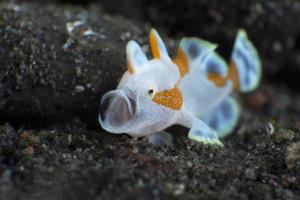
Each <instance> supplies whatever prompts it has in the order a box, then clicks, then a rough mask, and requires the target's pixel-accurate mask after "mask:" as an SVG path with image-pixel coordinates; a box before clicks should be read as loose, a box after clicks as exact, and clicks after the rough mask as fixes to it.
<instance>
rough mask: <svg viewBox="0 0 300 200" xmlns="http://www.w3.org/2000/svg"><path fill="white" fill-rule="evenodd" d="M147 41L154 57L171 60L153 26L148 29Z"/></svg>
mask: <svg viewBox="0 0 300 200" xmlns="http://www.w3.org/2000/svg"><path fill="white" fill-rule="evenodd" d="M149 42H150V47H151V51H152V55H153V57H154V58H156V59H164V60H167V61H170V60H171V59H170V56H169V54H168V51H167V48H166V46H165V44H164V42H163V41H162V39H161V37H160V36H159V34H158V33H157V31H156V30H155V29H153V28H152V29H151V31H150V35H149Z"/></svg>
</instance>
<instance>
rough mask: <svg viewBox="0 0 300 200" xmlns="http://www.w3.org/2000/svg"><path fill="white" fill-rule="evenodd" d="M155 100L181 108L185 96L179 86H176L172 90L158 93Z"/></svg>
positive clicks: (174, 108) (175, 108) (167, 105)
mask: <svg viewBox="0 0 300 200" xmlns="http://www.w3.org/2000/svg"><path fill="white" fill-rule="evenodd" d="M153 101H154V102H155V103H157V104H160V105H163V106H166V107H168V108H171V109H173V110H180V108H181V107H182V103H183V98H182V94H181V92H180V90H179V89H178V88H177V87H174V88H173V89H171V90H165V91H162V92H158V93H156V94H155V96H154V97H153Z"/></svg>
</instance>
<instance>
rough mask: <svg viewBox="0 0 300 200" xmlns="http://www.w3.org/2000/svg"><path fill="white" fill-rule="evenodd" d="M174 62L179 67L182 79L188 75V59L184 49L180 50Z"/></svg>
mask: <svg viewBox="0 0 300 200" xmlns="http://www.w3.org/2000/svg"><path fill="white" fill-rule="evenodd" d="M173 62H174V63H175V64H176V65H177V67H178V69H179V72H180V76H181V77H183V76H184V75H185V74H186V73H188V71H189V68H188V58H187V56H186V54H185V52H184V51H183V50H182V48H180V47H179V48H178V50H177V55H176V58H175V59H174V60H173Z"/></svg>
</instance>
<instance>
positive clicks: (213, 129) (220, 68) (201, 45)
mask: <svg viewBox="0 0 300 200" xmlns="http://www.w3.org/2000/svg"><path fill="white" fill-rule="evenodd" d="M149 42H150V47H151V51H152V55H153V58H152V59H148V58H147V56H146V54H145V53H144V51H143V50H142V48H141V46H140V45H139V44H138V43H137V42H135V41H133V40H131V41H129V42H128V43H127V46H126V59H127V71H126V72H125V73H124V74H123V76H122V78H121V80H120V82H119V84H118V86H117V88H116V89H115V90H112V91H109V92H107V93H105V94H104V95H103V96H102V98H101V111H100V113H99V122H100V125H101V126H102V128H103V129H105V130H106V131H108V132H110V133H113V134H122V133H126V134H128V135H130V136H132V137H142V136H147V137H148V140H149V142H150V143H153V144H165V143H168V141H170V138H171V137H172V136H171V135H170V133H167V132H166V131H164V130H165V129H166V128H168V127H170V126H171V125H174V124H179V125H182V126H184V127H187V128H188V129H189V132H188V138H189V139H191V140H194V141H198V142H202V143H205V144H211V145H221V146H222V145H223V144H222V143H221V141H220V138H223V137H225V136H226V135H228V134H229V133H231V132H232V131H233V130H234V128H235V126H236V125H237V122H238V118H239V113H240V105H239V103H238V102H237V100H236V99H235V98H234V94H235V93H236V92H250V91H253V90H254V89H255V88H256V87H257V86H258V84H259V81H260V79H261V74H262V72H261V71H262V70H261V62H260V59H259V56H258V53H257V50H256V49H255V47H254V45H253V44H252V42H251V41H250V40H249V39H248V36H247V34H246V32H245V31H244V30H243V29H240V30H239V31H238V33H237V36H236V39H235V42H234V46H233V51H232V54H231V58H230V61H229V62H228V63H227V62H226V61H225V60H224V59H223V58H222V57H221V56H220V55H219V54H218V53H217V52H216V51H215V49H216V47H217V45H216V44H214V43H211V42H208V41H206V40H203V39H200V38H196V37H187V38H183V39H182V40H181V41H180V44H179V47H178V49H177V53H176V56H175V57H174V58H173V59H172V58H171V57H170V56H169V54H168V51H167V48H166V46H165V44H164V42H163V41H162V39H161V37H160V36H159V34H158V33H157V31H156V30H155V29H152V30H151V32H150V35H149ZM171 139H172V138H171Z"/></svg>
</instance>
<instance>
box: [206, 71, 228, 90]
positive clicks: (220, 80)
mask: <svg viewBox="0 0 300 200" xmlns="http://www.w3.org/2000/svg"><path fill="white" fill-rule="evenodd" d="M207 78H208V79H209V80H210V81H212V82H214V84H215V85H216V86H218V87H223V86H224V85H225V84H226V82H227V80H228V79H227V77H223V76H220V75H219V74H216V73H210V74H208V77H207Z"/></svg>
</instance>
